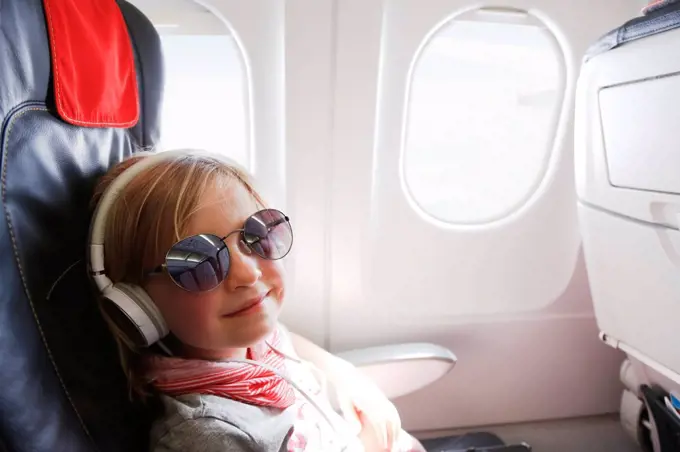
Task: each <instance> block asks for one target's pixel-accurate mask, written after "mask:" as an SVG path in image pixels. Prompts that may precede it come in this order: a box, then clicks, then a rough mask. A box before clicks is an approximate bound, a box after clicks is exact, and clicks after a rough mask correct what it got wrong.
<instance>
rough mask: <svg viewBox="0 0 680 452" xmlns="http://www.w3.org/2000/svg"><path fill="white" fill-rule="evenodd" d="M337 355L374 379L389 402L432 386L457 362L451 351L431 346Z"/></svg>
mask: <svg viewBox="0 0 680 452" xmlns="http://www.w3.org/2000/svg"><path fill="white" fill-rule="evenodd" d="M336 355H337V356H338V357H340V358H342V359H344V360H345V361H348V362H350V363H352V364H353V365H354V366H355V367H357V368H358V369H360V370H361V371H362V372H363V373H364V374H366V376H368V377H369V378H371V379H372V380H373V381H374V382H375V384H376V385H377V386H378V387H379V388H380V389H381V390H382V391H383V393H384V394H385V396H386V397H387V398H389V399H395V398H397V397H401V396H403V395H406V394H410V393H412V392H415V391H417V390H419V389H422V388H424V387H425V386H428V385H430V384H432V383H433V382H435V381H437V380H439V379H440V378H441V377H443V376H444V375H446V374H447V373H449V372H450V371H451V369H453V367H454V366H455V364H456V361H457V358H456V355H454V354H453V352H451V350H449V349H447V348H444V347H441V346H439V345H435V344H428V343H410V344H397V345H385V346H379V347H368V348H361V349H356V350H350V351H346V352H342V353H336Z"/></svg>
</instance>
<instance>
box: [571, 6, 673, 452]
mask: <svg viewBox="0 0 680 452" xmlns="http://www.w3.org/2000/svg"><path fill="white" fill-rule="evenodd" d="M679 47H680V1H678V0H657V1H654V2H650V5H649V6H648V7H647V8H645V10H643V15H642V16H640V17H637V18H635V19H632V20H631V21H629V22H627V23H626V24H624V25H623V26H621V27H619V28H617V29H615V30H612V31H611V32H609V33H607V34H606V35H605V36H603V37H602V38H601V39H600V40H599V41H598V42H597V43H595V44H594V45H593V46H591V48H590V50H589V51H588V53H587V55H586V57H585V59H584V62H583V66H582V68H581V74H580V77H579V80H578V84H577V90H576V115H575V147H574V150H575V174H576V190H577V197H578V214H579V223H580V229H581V233H582V236H583V249H584V256H585V262H586V268H587V272H588V278H589V282H590V288H591V292H592V298H593V303H594V308H595V316H596V319H597V324H598V327H599V329H600V331H601V333H600V337H601V339H602V340H603V341H604V342H605V343H607V344H608V345H610V346H612V347H614V348H617V349H619V350H622V351H623V352H624V353H625V354H626V355H627V357H626V359H625V360H624V362H623V364H622V372H621V380H622V383H623V385H624V388H625V389H624V391H623V394H622V399H621V418H622V419H621V420H622V423H623V424H624V426H626V427H627V429H628V430H629V431H630V432H631V435H632V436H633V437H634V439H636V440H637V441H638V442H639V443H640V444H641V445H643V444H647V445H648V446H649V447H650V448H652V449H653V450H654V451H655V452H659V451H662V452H666V451H675V450H680V440H679V439H678V438H680V415H678V412H680V410H679V409H678V408H680V406H678V405H677V402H676V406H675V407H674V406H673V403H674V400H673V393H674V392H675V395H676V396H677V394H678V393H680V353H679V352H678V345H677V343H678V339H680V337H679V333H678V332H679V331H680V330H679V329H678V324H679V323H678V322H679V321H680V146H679V145H678V124H677V120H676V118H677V114H676V110H677V106H678V105H680V53H678V48H679ZM647 416H648V417H649V418H650V421H651V422H646V421H645V420H644V418H645V417H647Z"/></svg>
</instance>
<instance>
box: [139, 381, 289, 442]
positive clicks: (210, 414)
mask: <svg viewBox="0 0 680 452" xmlns="http://www.w3.org/2000/svg"><path fill="white" fill-rule="evenodd" d="M161 400H162V401H163V405H164V406H165V414H164V416H163V417H162V418H160V419H158V420H157V421H156V422H155V423H154V425H153V427H152V429H151V437H150V440H151V444H150V450H151V451H152V452H179V451H182V452H227V451H229V452H231V451H233V452H285V451H286V450H287V444H288V438H289V437H290V435H291V434H292V432H293V423H294V421H295V413H294V410H293V409H292V408H293V407H291V408H288V409H286V410H280V409H277V408H264V407H261V406H254V405H249V404H247V403H242V402H238V401H236V400H232V399H227V398H223V397H217V396H212V395H199V394H189V395H185V396H180V397H177V398H173V397H168V396H161Z"/></svg>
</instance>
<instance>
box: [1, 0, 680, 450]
mask: <svg viewBox="0 0 680 452" xmlns="http://www.w3.org/2000/svg"><path fill="white" fill-rule="evenodd" d="M676 45H678V46H679V48H680V1H679V0H655V1H650V2H647V1H643V0H596V1H592V0H591V1H586V0H569V1H562V0H482V1H477V0H474V1H473V0H285V1H283V0H0V121H1V126H0V182H1V187H0V191H1V196H0V204H2V219H1V220H0V452H61V451H65V452H90V451H99V452H114V451H146V450H149V443H148V435H149V429H150V425H151V422H152V420H153V417H154V416H155V415H157V412H156V411H155V407H152V406H150V405H149V404H145V403H143V402H141V401H138V400H134V399H132V398H131V397H129V396H130V389H129V387H128V382H127V381H126V375H125V373H124V372H123V370H122V369H121V367H120V364H119V360H118V351H117V348H116V343H115V341H114V339H113V337H112V336H111V334H110V332H109V330H108V329H107V326H106V324H105V322H104V320H103V318H102V316H101V313H100V311H99V310H98V309H97V305H96V303H95V302H94V301H93V300H94V298H95V297H96V295H95V293H94V292H93V286H92V283H91V281H90V280H89V278H90V274H95V273H96V272H97V271H99V272H100V273H103V271H104V268H103V265H104V264H103V258H101V260H98V259H97V258H96V257H92V255H91V254H88V253H92V246H103V242H101V244H100V243H99V242H93V241H88V240H90V237H91V235H90V234H91V233H92V232H91V230H90V227H91V224H90V222H91V219H92V205H91V201H90V200H91V197H92V193H93V190H94V187H95V183H96V181H97V179H98V178H99V177H100V176H101V175H103V174H104V173H105V172H106V171H107V170H108V169H110V168H111V167H113V166H114V165H115V164H116V163H118V162H120V161H122V160H123V159H126V158H128V157H129V156H132V155H134V154H136V153H138V152H141V151H150V152H152V153H164V152H166V151H168V150H172V149H188V148H191V149H204V150H207V151H210V152H214V153H217V154H221V155H224V156H226V157H228V158H230V159H233V160H234V161H236V162H238V164H240V165H242V167H244V168H245V169H246V170H247V171H248V172H250V173H251V174H253V176H254V177H255V178H256V179H257V181H258V182H259V187H260V189H261V190H262V191H263V193H265V195H266V198H267V199H268V202H269V203H270V204H271V205H273V206H275V207H276V208H277V209H282V211H283V212H286V215H289V217H290V222H291V224H292V225H293V228H294V230H295V239H294V246H293V247H292V251H291V253H290V254H289V255H288V256H286V258H285V262H284V264H283V265H285V269H286V272H287V280H288V282H287V290H286V298H285V300H286V301H285V306H284V308H283V311H282V314H281V320H282V322H283V323H284V324H285V325H286V326H287V328H288V329H290V330H291V331H294V332H296V333H298V334H301V335H304V336H305V337H307V338H309V340H311V341H312V342H314V343H315V344H317V345H319V346H321V347H323V348H324V349H326V350H328V351H330V352H332V353H334V354H336V355H337V356H339V357H341V358H343V359H344V360H346V361H348V362H350V363H352V364H353V365H354V366H356V368H358V369H360V370H361V372H363V374H364V375H366V376H368V377H369V378H370V379H371V380H372V381H374V382H375V384H376V385H377V386H378V387H379V388H380V389H381V390H382V391H383V393H384V394H385V396H386V397H387V398H388V399H389V400H390V401H391V402H392V403H393V404H394V406H395V407H396V408H397V409H398V412H399V416H400V419H401V424H402V426H403V428H404V429H405V430H406V431H408V432H410V433H411V434H412V435H413V436H415V437H416V438H418V440H419V441H420V442H421V443H422V445H423V447H424V448H425V449H427V451H428V452H464V451H468V452H474V451H477V452H528V451H535V452H582V451H583V452H637V451H643V452H680V346H679V345H678V342H677V341H679V340H680V333H679V332H680V329H679V328H678V324H679V322H680V177H679V174H680V150H679V145H678V142H677V141H675V139H676V138H678V135H675V132H676V130H675V128H676V127H678V125H677V124H676V123H675V122H674V121H675V120H673V118H674V117H675V116H673V115H674V113H673V110H674V109H675V106H677V105H678V104H679V103H680V77H679V75H680V52H679V51H678V48H675V47H674V46H676ZM674 49H675V50H674ZM676 101H678V102H676ZM676 118H677V117H676ZM676 120H677V119H676ZM674 137H676V138H674ZM287 218H288V217H286V220H287ZM265 233H266V232H265ZM93 244H94V245H93ZM88 246H90V248H88ZM102 249H103V248H102ZM190 251H191V250H189V251H187V253H190ZM88 259H89V260H88ZM180 264H181V262H180ZM180 264H178V265H180ZM211 265H212V264H211ZM180 270H181V269H180ZM95 279H96V278H95ZM126 296H127V295H126ZM136 309H139V308H136ZM147 314H148V313H143V315H147ZM673 344H676V345H673ZM157 450H160V449H157ZM164 450H165V449H164ZM195 450H197V451H207V450H208V449H205V448H202V446H201V445H200V444H197V445H196V449H195ZM210 450H213V449H210ZM224 450H229V449H228V448H225V449H224ZM244 450H245V449H244ZM277 450H278V449H277ZM281 450H293V449H281ZM295 450H303V449H295ZM304 450H306V451H307V452H310V450H309V449H308V448H307V449H304ZM273 452H276V451H273ZM311 452H314V451H311ZM319 452H320V451H319ZM366 452H369V451H368V450H366Z"/></svg>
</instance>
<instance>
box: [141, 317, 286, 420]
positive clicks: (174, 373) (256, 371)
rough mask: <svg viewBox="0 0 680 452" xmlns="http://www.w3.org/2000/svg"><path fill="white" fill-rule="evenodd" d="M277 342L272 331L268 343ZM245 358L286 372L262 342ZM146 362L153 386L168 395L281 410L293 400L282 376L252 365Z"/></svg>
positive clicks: (170, 360)
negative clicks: (211, 398)
mask: <svg viewBox="0 0 680 452" xmlns="http://www.w3.org/2000/svg"><path fill="white" fill-rule="evenodd" d="M279 342H280V338H279V333H278V331H275V332H274V334H273V335H272V337H271V341H270V343H271V344H272V345H273V346H274V347H277V346H278V344H279ZM246 358H248V359H251V360H254V361H259V362H261V363H264V364H267V365H269V366H271V367H273V368H275V369H277V370H278V371H280V372H286V369H285V365H284V359H285V358H284V357H283V356H281V355H280V354H279V353H277V352H276V351H274V350H272V349H271V348H270V347H269V346H267V344H266V343H264V342H262V343H260V344H258V345H256V346H254V347H252V348H249V349H248V352H247V355H246ZM147 365H148V366H147V368H148V369H147V376H148V377H149V378H150V379H151V380H152V384H153V386H154V387H155V388H156V389H157V390H158V391H160V392H162V393H164V394H167V395H170V396H180V395H184V394H210V395H215V396H219V397H226V398H230V399H234V400H238V401H240V402H244V403H249V404H251V405H259V406H266V407H274V408H281V409H285V408H288V407H289V406H291V405H293V404H294V403H295V392H294V391H293V388H292V386H291V385H290V384H289V383H288V382H287V381H286V380H285V379H283V378H281V377H280V376H279V375H277V374H276V373H274V372H272V371H271V370H269V369H265V368H263V367H259V366H255V365H252V364H247V363H239V362H216V361H202V360H194V359H182V358H169V357H164V356H154V357H152V358H150V359H149V361H148V362H147Z"/></svg>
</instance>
